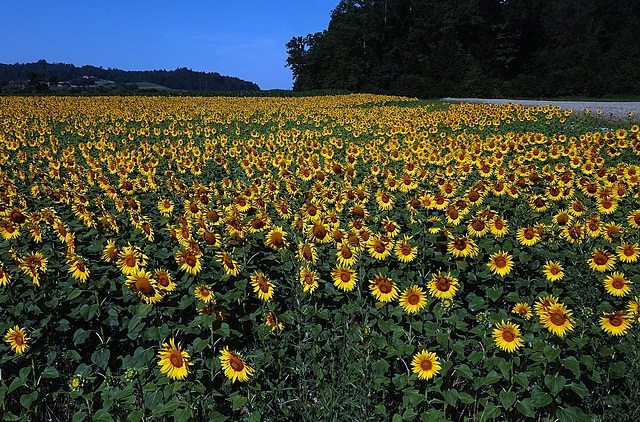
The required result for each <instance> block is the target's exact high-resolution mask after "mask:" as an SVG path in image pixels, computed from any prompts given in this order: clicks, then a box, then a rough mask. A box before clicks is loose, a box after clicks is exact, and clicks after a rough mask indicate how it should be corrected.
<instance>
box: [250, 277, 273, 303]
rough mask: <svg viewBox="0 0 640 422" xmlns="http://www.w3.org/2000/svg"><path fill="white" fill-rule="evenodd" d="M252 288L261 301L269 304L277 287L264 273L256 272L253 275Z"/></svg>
mask: <svg viewBox="0 0 640 422" xmlns="http://www.w3.org/2000/svg"><path fill="white" fill-rule="evenodd" d="M251 286H253V292H254V293H258V297H259V298H260V299H261V300H264V301H265V302H268V301H270V300H271V299H272V298H273V295H274V293H275V287H276V285H275V284H273V283H272V282H271V281H269V279H268V278H267V277H266V276H265V275H264V273H263V272H261V271H256V272H254V273H253V274H251Z"/></svg>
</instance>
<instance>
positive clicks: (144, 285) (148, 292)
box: [136, 278, 156, 297]
mask: <svg viewBox="0 0 640 422" xmlns="http://www.w3.org/2000/svg"><path fill="white" fill-rule="evenodd" d="M136 290H137V291H138V292H140V293H142V294H143V295H144V296H146V297H153V296H154V295H155V294H156V290H155V289H154V288H153V286H152V285H151V283H149V280H148V279H146V278H140V279H138V280H137V281H136Z"/></svg>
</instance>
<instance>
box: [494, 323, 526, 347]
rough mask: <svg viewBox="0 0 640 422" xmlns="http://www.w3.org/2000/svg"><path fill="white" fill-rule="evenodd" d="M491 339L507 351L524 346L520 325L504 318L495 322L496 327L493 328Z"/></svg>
mask: <svg viewBox="0 0 640 422" xmlns="http://www.w3.org/2000/svg"><path fill="white" fill-rule="evenodd" d="M493 341H494V342H495V343H496V346H497V347H498V348H499V349H502V350H504V351H505V352H509V353H512V352H515V351H516V350H518V349H519V348H521V347H522V346H524V341H523V340H522V336H521V335H520V326H519V325H518V324H513V323H511V322H504V320H502V321H501V322H499V323H498V324H496V328H494V329H493Z"/></svg>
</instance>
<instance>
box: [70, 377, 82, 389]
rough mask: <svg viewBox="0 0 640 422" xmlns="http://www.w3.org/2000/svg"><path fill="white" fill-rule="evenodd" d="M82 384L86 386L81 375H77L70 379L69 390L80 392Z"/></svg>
mask: <svg viewBox="0 0 640 422" xmlns="http://www.w3.org/2000/svg"><path fill="white" fill-rule="evenodd" d="M82 384H84V380H83V378H82V375H80V374H76V375H74V376H72V377H71V378H70V379H69V388H70V389H71V390H73V391H77V390H79V389H80V387H82Z"/></svg>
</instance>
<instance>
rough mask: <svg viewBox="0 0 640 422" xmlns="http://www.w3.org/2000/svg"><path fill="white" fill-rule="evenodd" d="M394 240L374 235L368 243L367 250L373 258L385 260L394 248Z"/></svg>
mask: <svg viewBox="0 0 640 422" xmlns="http://www.w3.org/2000/svg"><path fill="white" fill-rule="evenodd" d="M393 246H394V242H393V240H391V239H389V238H388V237H386V236H374V237H372V238H371V239H369V242H368V243H367V251H368V252H369V255H371V256H372V257H373V258H375V259H377V260H379V261H384V260H385V259H387V257H388V256H389V255H391V251H392V250H393Z"/></svg>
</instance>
